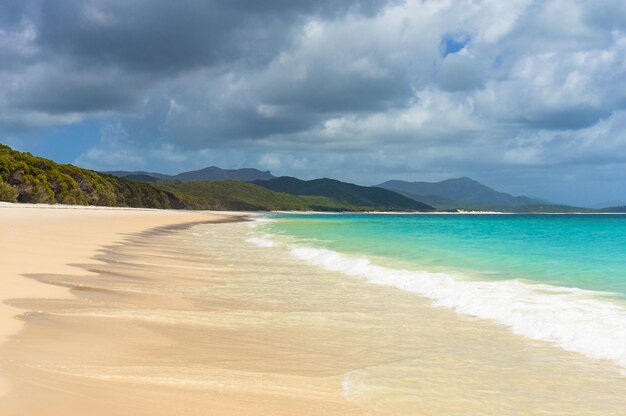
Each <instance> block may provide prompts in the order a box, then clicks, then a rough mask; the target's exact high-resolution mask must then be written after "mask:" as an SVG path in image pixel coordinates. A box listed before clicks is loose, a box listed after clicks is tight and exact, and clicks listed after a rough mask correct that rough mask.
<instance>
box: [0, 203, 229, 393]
mask: <svg viewBox="0 0 626 416" xmlns="http://www.w3.org/2000/svg"><path fill="white" fill-rule="evenodd" d="M235 216H237V217H241V215H240V214H227V213H225V214H215V213H204V212H199V213H196V212H187V211H162V210H150V209H124V208H105V207H80V206H62V205H57V206H46V205H24V204H9V203H0V229H1V231H0V264H2V279H0V345H1V344H2V343H3V342H4V341H6V339H7V338H9V337H10V336H12V335H15V334H16V333H17V332H18V331H19V330H20V329H21V328H22V326H23V321H21V320H19V319H16V317H17V316H18V315H20V314H22V313H23V312H24V309H21V308H19V307H15V306H13V305H11V303H10V302H7V300H10V299H20V298H35V299H36V298H46V299H71V298H72V297H73V295H72V294H71V293H70V291H69V290H68V289H67V288H63V287H59V286H54V285H49V284H43V283H41V282H38V281H37V280H34V279H28V278H25V277H24V276H25V275H29V274H34V273H59V274H67V275H72V274H78V273H83V274H84V273H85V272H84V271H83V270H80V269H78V268H76V267H74V266H72V264H75V263H84V262H87V261H93V260H92V259H93V256H94V255H95V254H96V252H97V250H98V249H100V248H101V247H103V246H106V245H110V244H113V243H116V242H119V241H121V240H122V239H123V238H124V236H125V235H128V234H132V233H136V232H140V231H143V230H146V229H149V228H153V227H157V226H166V225H173V224H181V223H188V222H194V221H222V220H227V219H232V218H234V217H235ZM7 389H8V385H7V382H6V380H5V379H3V378H0V395H3V394H6V392H7Z"/></svg>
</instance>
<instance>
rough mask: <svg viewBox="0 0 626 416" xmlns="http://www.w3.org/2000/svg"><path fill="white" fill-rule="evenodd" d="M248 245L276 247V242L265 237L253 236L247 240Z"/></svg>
mask: <svg viewBox="0 0 626 416" xmlns="http://www.w3.org/2000/svg"><path fill="white" fill-rule="evenodd" d="M246 243H252V244H256V245H257V246H259V247H274V242H273V241H272V240H270V239H268V238H264V237H256V236H252V237H249V238H248V239H247V240H246Z"/></svg>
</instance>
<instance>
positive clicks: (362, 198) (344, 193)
mask: <svg viewBox="0 0 626 416" xmlns="http://www.w3.org/2000/svg"><path fill="white" fill-rule="evenodd" d="M254 184H256V185H259V186H262V187H264V188H267V189H270V190H272V191H275V192H284V193H288V194H292V195H314V196H324V197H329V198H333V199H336V200H338V201H342V202H343V203H346V204H350V205H356V206H361V207H371V208H373V209H381V208H384V209H386V210H398V211H432V210H434V208H433V207H431V206H430V205H427V204H424V203H422V202H418V201H415V200H413V199H411V198H407V197H406V196H404V195H400V194H398V193H397V192H393V191H390V190H387V189H382V188H377V187H369V186H359V185H354V184H351V183H346V182H341V181H338V180H335V179H328V178H323V179H314V180H311V181H303V180H301V179H297V178H292V177H289V176H282V177H280V178H275V179H271V180H267V181H255V182H254Z"/></svg>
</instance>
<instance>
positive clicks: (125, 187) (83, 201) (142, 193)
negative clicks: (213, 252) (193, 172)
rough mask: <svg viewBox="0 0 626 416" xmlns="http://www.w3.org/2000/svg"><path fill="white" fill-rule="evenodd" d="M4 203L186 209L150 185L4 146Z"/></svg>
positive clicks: (0, 148) (0, 171)
mask: <svg viewBox="0 0 626 416" xmlns="http://www.w3.org/2000/svg"><path fill="white" fill-rule="evenodd" d="M0 201H8V202H27V203H28V202H29V203H45V204H56V203H60V204H69V205H103V206H115V207H145V208H184V207H185V203H184V202H183V201H182V200H181V199H180V198H179V197H178V196H177V195H174V194H173V193H171V192H167V191H164V190H160V189H156V188H154V187H152V186H151V185H149V184H147V183H142V182H135V181H132V180H128V179H124V178H118V177H115V176H112V175H106V174H102V173H99V172H95V171H91V170H87V169H81V168H78V167H76V166H73V165H63V164H59V163H55V162H53V161H51V160H48V159H44V158H41V157H37V156H33V155H31V154H30V153H22V152H18V151H15V150H13V149H11V148H10V147H8V146H4V145H1V144H0Z"/></svg>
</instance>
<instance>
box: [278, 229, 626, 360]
mask: <svg viewBox="0 0 626 416" xmlns="http://www.w3.org/2000/svg"><path fill="white" fill-rule="evenodd" d="M268 241H269V240H268ZM290 253H291V254H292V255H293V256H295V257H296V258H298V259H301V260H305V261H307V262H309V263H311V264H314V265H317V266H320V267H323V268H325V269H327V270H331V271H337V272H341V273H344V274H346V275H348V276H358V277H361V278H364V279H365V280H366V281H368V282H370V283H374V284H380V285H387V286H393V287H396V288H398V289H402V290H405V291H409V292H413V293H416V294H419V295H422V296H425V297H427V298H429V299H432V300H433V301H434V302H435V304H436V305H439V306H442V307H447V308H451V309H454V310H455V311H457V312H459V313H462V314H465V315H470V316H475V317H479V318H484V319H489V320H492V321H496V322H498V323H500V324H503V325H505V326H507V327H508V328H510V330H511V331H512V332H514V333H516V334H519V335H523V336H526V337H528V338H531V339H536V340H543V341H549V342H552V343H555V344H556V345H558V346H560V347H561V348H563V349H565V350H568V351H573V352H578V353H582V354H585V355H587V356H589V357H592V358H596V359H604V360H610V361H613V362H614V363H616V364H618V365H620V366H622V367H624V368H626V309H625V308H623V307H622V306H620V305H619V304H617V302H613V301H612V300H611V299H609V296H610V294H607V293H602V292H595V291H589V290H583V289H577V288H566V287H557V286H550V285H545V284H532V283H526V282H521V281H519V280H509V281H497V282H496V281H490V282H488V281H471V280H463V279H461V278H458V277H455V276H453V275H451V274H447V273H440V272H439V273H434V272H426V271H412V270H400V269H392V268H388V267H383V266H378V265H375V264H372V263H371V261H370V260H369V259H368V258H367V257H350V256H346V255H343V254H340V253H338V252H335V251H332V250H328V249H322V248H312V247H302V246H298V247H292V248H290Z"/></svg>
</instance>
